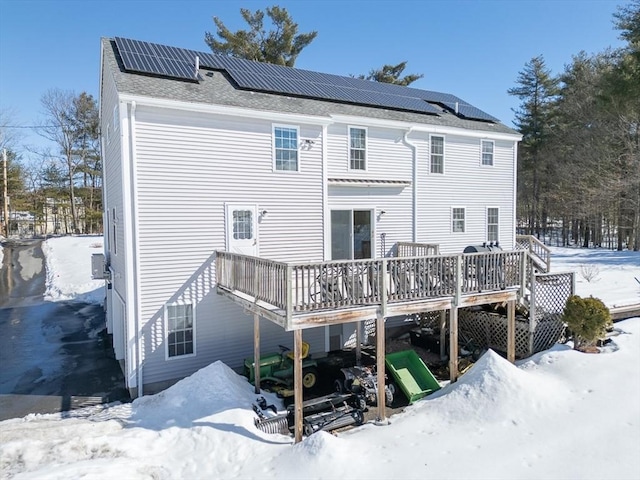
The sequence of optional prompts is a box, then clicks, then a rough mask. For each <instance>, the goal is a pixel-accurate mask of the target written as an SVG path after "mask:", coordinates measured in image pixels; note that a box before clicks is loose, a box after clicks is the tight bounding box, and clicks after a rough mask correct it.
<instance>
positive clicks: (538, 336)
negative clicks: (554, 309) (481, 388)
mask: <svg viewBox="0 0 640 480" xmlns="http://www.w3.org/2000/svg"><path fill="white" fill-rule="evenodd" d="M458 322H459V330H460V332H461V333H462V334H463V335H464V336H465V337H466V338H467V339H468V340H471V341H472V342H473V343H474V344H475V346H478V347H482V348H491V349H492V350H496V351H499V352H506V351H507V316H506V315H501V314H499V313H494V312H487V311H484V310H480V309H475V308H461V309H460V311H459V313H458ZM563 330H564V324H563V322H562V318H561V314H557V313H551V314H546V315H543V316H538V322H537V324H536V326H535V331H533V332H531V331H530V325H529V320H528V319H526V318H523V317H516V357H517V358H526V357H529V356H531V355H533V354H534V353H537V352H540V351H542V350H546V349H548V348H550V347H551V346H552V345H554V344H555V343H556V342H557V341H558V340H559V339H560V338H561V336H562V332H563ZM532 347H533V349H532Z"/></svg>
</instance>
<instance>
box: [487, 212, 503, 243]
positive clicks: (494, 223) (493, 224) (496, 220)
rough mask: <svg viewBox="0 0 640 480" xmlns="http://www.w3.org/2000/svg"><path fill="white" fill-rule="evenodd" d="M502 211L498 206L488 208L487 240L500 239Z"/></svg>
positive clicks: (494, 240) (495, 240)
mask: <svg viewBox="0 0 640 480" xmlns="http://www.w3.org/2000/svg"><path fill="white" fill-rule="evenodd" d="M499 215H500V213H499V210H498V208H497V207H489V208H487V241H489V242H497V241H498V240H499V238H498V237H499V235H498V231H499V227H500V216H499Z"/></svg>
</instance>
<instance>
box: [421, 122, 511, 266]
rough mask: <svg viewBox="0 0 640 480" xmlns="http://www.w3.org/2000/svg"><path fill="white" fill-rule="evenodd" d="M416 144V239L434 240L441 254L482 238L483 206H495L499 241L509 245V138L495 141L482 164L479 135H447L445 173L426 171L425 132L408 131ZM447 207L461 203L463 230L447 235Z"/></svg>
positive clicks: (449, 223)
mask: <svg viewBox="0 0 640 480" xmlns="http://www.w3.org/2000/svg"><path fill="white" fill-rule="evenodd" d="M410 139H411V141H412V142H413V143H415V144H416V145H417V147H418V161H417V165H418V171H417V175H416V177H417V179H418V184H417V204H418V210H417V217H418V232H417V241H418V242H424V243H437V244H439V245H440V251H441V252H442V253H444V254H454V253H460V252H461V251H462V250H464V248H465V247H467V246H469V245H474V244H482V242H485V241H487V207H498V208H499V209H500V224H499V227H498V228H499V240H500V245H501V246H502V248H504V249H510V248H512V247H513V239H514V233H513V232H514V231H515V220H514V216H515V211H514V193H515V192H514V177H515V174H516V172H515V166H516V164H515V161H514V142H513V141H511V140H494V141H493V142H494V166H493V167H492V168H486V167H483V166H482V165H481V161H480V158H479V155H480V139H478V138H472V137H465V136H463V135H452V134H447V136H446V175H429V170H430V165H429V155H430V149H429V135H428V134H426V133H425V134H422V135H421V134H420V133H418V132H415V133H412V135H411V137H410ZM452 206H456V207H459V206H464V207H465V217H466V218H465V232H464V233H456V234H455V235H452V232H451V230H452V218H451V215H452V212H451V207H452Z"/></svg>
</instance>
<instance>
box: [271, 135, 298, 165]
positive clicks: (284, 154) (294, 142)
mask: <svg viewBox="0 0 640 480" xmlns="http://www.w3.org/2000/svg"><path fill="white" fill-rule="evenodd" d="M299 137H300V132H299V129H298V127H294V126H289V125H274V126H273V165H274V167H273V168H274V169H275V170H277V171H283V172H297V171H298V170H299V165H298V138H299Z"/></svg>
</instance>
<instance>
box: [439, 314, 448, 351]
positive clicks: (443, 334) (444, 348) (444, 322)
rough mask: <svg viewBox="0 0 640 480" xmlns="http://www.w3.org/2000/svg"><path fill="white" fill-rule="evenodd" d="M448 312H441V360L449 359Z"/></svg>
mask: <svg viewBox="0 0 640 480" xmlns="http://www.w3.org/2000/svg"><path fill="white" fill-rule="evenodd" d="M446 342H447V311H446V310H441V311H440V360H444V359H445V358H446V357H447V345H446Z"/></svg>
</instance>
